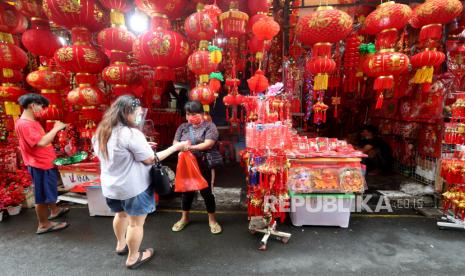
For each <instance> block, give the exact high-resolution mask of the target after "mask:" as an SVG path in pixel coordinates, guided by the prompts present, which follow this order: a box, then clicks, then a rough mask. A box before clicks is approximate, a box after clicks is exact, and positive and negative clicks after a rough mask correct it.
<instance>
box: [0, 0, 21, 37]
mask: <svg viewBox="0 0 465 276" xmlns="http://www.w3.org/2000/svg"><path fill="white" fill-rule="evenodd" d="M21 20H22V16H21V14H20V13H19V12H18V10H17V9H16V8H15V6H12V5H9V4H7V3H5V2H3V1H2V2H0V32H4V33H10V34H11V33H14V31H15V30H16V29H17V28H18V26H21V24H22V23H23V22H21ZM26 23H27V22H26Z"/></svg>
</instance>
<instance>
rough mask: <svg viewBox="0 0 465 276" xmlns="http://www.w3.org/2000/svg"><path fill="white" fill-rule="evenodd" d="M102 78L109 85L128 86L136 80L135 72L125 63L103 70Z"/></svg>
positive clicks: (115, 64) (112, 65)
mask: <svg viewBox="0 0 465 276" xmlns="http://www.w3.org/2000/svg"><path fill="white" fill-rule="evenodd" d="M102 78H103V80H104V81H106V82H107V83H109V84H113V85H128V84H130V83H131V82H132V81H133V80H134V78H135V72H134V70H133V69H132V68H131V67H130V66H129V65H127V64H126V63H125V62H115V63H113V64H110V66H107V67H106V68H105V69H103V72H102Z"/></svg>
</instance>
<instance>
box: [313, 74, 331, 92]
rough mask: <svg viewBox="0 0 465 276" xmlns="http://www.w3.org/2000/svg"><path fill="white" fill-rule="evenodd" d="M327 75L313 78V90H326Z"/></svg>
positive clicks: (318, 75)
mask: <svg viewBox="0 0 465 276" xmlns="http://www.w3.org/2000/svg"><path fill="white" fill-rule="evenodd" d="M328 79H329V76H328V74H317V75H316V76H315V84H314V85H313V87H314V89H315V90H327V89H328Z"/></svg>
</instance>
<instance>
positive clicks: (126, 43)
mask: <svg viewBox="0 0 465 276" xmlns="http://www.w3.org/2000/svg"><path fill="white" fill-rule="evenodd" d="M135 39H136V37H135V35H134V34H133V33H131V32H129V31H128V30H126V29H125V28H121V27H111V28H106V29H104V30H102V31H101V32H100V33H99V34H98V43H99V44H100V45H101V46H102V47H103V48H105V49H107V50H110V51H111V50H113V51H120V52H131V51H132V46H133V42H134V40H135Z"/></svg>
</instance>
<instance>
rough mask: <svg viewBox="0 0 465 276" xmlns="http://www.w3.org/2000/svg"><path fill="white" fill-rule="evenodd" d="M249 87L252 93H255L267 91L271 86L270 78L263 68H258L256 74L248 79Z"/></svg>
mask: <svg viewBox="0 0 465 276" xmlns="http://www.w3.org/2000/svg"><path fill="white" fill-rule="evenodd" d="M247 84H248V85H249V89H250V92H251V94H252V95H255V94H257V93H260V92H265V90H266V89H267V88H268V86H269V82H268V79H267V78H266V77H265V74H264V73H263V71H262V70H257V71H256V72H255V75H253V76H252V77H251V78H250V79H248V80H247Z"/></svg>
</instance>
